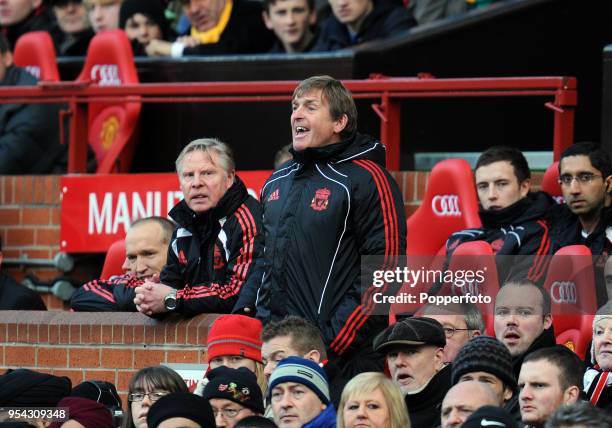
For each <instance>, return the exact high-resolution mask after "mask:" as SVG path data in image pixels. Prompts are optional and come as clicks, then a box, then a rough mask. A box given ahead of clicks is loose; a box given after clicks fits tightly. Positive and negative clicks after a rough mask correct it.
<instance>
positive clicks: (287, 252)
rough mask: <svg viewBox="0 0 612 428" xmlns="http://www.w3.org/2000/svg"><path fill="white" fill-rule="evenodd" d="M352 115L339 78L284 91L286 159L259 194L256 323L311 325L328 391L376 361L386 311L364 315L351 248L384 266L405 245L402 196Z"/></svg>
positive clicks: (368, 291) (357, 259) (364, 296)
mask: <svg viewBox="0 0 612 428" xmlns="http://www.w3.org/2000/svg"><path fill="white" fill-rule="evenodd" d="M356 117H357V115H356V109H355V105H354V102H353V100H352V97H351V95H350V93H348V91H347V90H346V89H345V88H344V86H342V84H341V83H340V82H338V81H337V80H334V79H333V78H331V77H328V76H317V77H311V78H309V79H307V80H305V81H303V82H302V83H301V84H300V85H299V86H298V88H297V89H296V91H295V92H294V96H293V114H292V116H291V126H292V130H293V150H292V151H293V155H294V160H293V161H290V162H289V163H288V164H285V165H284V167H283V168H281V169H279V170H277V171H276V172H275V173H274V174H273V175H272V176H271V177H270V178H269V179H268V181H267V182H266V184H265V186H264V188H263V189H262V194H261V199H260V200H261V201H262V204H263V212H264V228H265V241H266V251H265V273H264V279H263V282H262V284H261V287H260V289H259V292H258V300H257V316H258V318H260V319H261V320H262V322H264V323H265V322H267V321H269V320H279V319H282V318H283V317H284V316H286V315H298V316H301V317H303V318H306V319H307V320H309V321H311V322H312V323H313V324H314V325H316V326H318V328H319V329H320V330H321V332H322V336H323V339H324V342H325V344H326V346H327V348H328V356H329V357H330V358H329V359H330V362H329V364H328V365H327V368H328V370H329V371H328V372H329V373H330V374H331V376H332V380H331V384H332V390H334V391H336V392H337V393H339V392H340V391H341V390H342V386H343V384H342V383H343V382H346V381H347V380H348V379H350V378H351V377H352V376H353V375H354V374H357V373H359V372H361V371H370V370H375V369H381V368H382V356H378V355H376V356H374V355H373V350H372V343H371V341H372V338H373V337H374V336H375V335H376V334H377V333H378V332H380V331H381V330H382V329H383V328H384V327H385V326H386V325H387V317H386V316H374V315H372V314H371V312H372V310H373V307H374V300H373V298H372V293H373V292H374V291H375V289H374V288H373V287H371V286H369V285H367V284H368V283H367V282H366V281H367V279H366V278H364V280H366V281H364V284H365V286H364V288H362V283H361V279H362V277H361V274H362V273H361V268H360V263H361V257H362V256H366V255H378V256H381V263H382V264H383V266H386V267H388V268H391V267H392V266H394V264H395V263H397V256H398V255H400V254H405V247H406V218H405V214H404V207H403V201H402V196H401V193H400V191H399V188H398V186H397V183H396V182H395V180H394V179H393V178H392V177H391V176H390V174H389V173H388V171H387V170H386V169H385V168H384V166H383V165H384V148H383V146H382V145H381V144H380V143H379V142H378V141H376V140H374V139H371V138H369V137H366V136H363V135H360V134H357V133H356ZM347 134H348V135H347ZM383 312H384V309H382V310H381V311H380V312H378V313H379V314H382V313H383ZM340 360H342V362H340ZM334 367H337V368H338V371H340V370H342V373H337V374H334ZM340 379H343V380H340ZM332 394H333V395H335V394H334V393H332Z"/></svg>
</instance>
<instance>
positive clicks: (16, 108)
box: [0, 33, 67, 175]
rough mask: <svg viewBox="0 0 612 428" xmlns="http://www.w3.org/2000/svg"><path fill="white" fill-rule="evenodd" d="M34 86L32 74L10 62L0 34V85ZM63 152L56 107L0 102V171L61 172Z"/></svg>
mask: <svg viewBox="0 0 612 428" xmlns="http://www.w3.org/2000/svg"><path fill="white" fill-rule="evenodd" d="M35 85H36V78H35V77H34V76H32V75H31V74H30V73H28V72H27V71H26V70H25V69H23V68H19V67H16V66H15V65H13V54H12V53H11V50H10V48H9V45H8V42H7V40H6V37H4V35H2V34H1V33H0V87H2V86H35ZM66 155H67V151H66V146H65V145H62V144H60V142H59V107H58V106H56V105H52V104H1V105H0V174H2V175H9V174H55V173H62V172H65V170H66V161H67V158H66Z"/></svg>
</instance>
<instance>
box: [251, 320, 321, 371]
mask: <svg viewBox="0 0 612 428" xmlns="http://www.w3.org/2000/svg"><path fill="white" fill-rule="evenodd" d="M261 341H262V344H261V359H262V361H263V363H264V375H265V376H266V379H270V376H271V375H272V372H273V371H274V369H275V368H276V365H277V364H278V362H279V361H280V360H282V359H283V358H287V357H293V356H298V357H302V358H306V359H307V360H311V361H314V362H315V363H322V362H323V361H325V360H327V351H326V350H325V344H324V343H323V338H322V337H321V332H320V331H319V329H317V328H316V327H315V326H314V325H313V324H312V323H310V322H309V321H307V320H305V319H304V318H300V317H298V316H295V315H289V316H287V317H285V318H283V319H282V320H280V321H271V322H269V323H267V324H266V325H265V326H264V328H263V331H262V332H261Z"/></svg>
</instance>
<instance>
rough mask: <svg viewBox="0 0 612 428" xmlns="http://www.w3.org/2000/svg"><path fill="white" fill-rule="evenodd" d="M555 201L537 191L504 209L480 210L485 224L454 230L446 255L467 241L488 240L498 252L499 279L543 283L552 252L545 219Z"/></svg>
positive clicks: (448, 241)
mask: <svg viewBox="0 0 612 428" xmlns="http://www.w3.org/2000/svg"><path fill="white" fill-rule="evenodd" d="M554 204H555V201H554V200H553V199H552V197H550V196H549V195H548V194H547V193H544V192H534V193H529V194H527V196H525V197H524V198H522V199H520V200H519V201H517V202H515V203H514V204H512V205H510V206H509V207H506V208H504V209H501V210H486V211H485V210H481V211H480V212H479V216H480V219H481V221H482V225H483V227H482V228H479V229H465V230H461V231H459V232H455V233H453V234H452V235H451V236H450V237H449V238H448V240H447V241H446V255H447V256H451V255H452V254H453V252H454V250H455V248H457V246H458V245H460V244H463V243H465V242H472V241H486V242H488V243H489V244H491V247H492V248H493V252H494V253H495V254H496V255H497V256H498V257H497V265H498V276H499V280H500V283H502V284H503V283H504V282H507V281H508V280H510V279H512V278H515V277H519V278H524V277H525V276H527V278H529V280H531V281H533V282H535V283H537V284H541V283H542V282H544V279H545V277H546V270H547V267H548V261H549V260H548V257H547V256H548V255H549V254H551V253H550V251H551V241H550V233H549V224H548V222H547V221H546V220H545V219H546V216H547V211H548V210H549V209H550V207H551V206H553V205H554ZM504 256H505V257H504ZM509 256H521V257H509ZM530 256H531V257H530Z"/></svg>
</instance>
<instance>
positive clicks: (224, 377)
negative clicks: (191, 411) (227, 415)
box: [202, 366, 265, 414]
mask: <svg viewBox="0 0 612 428" xmlns="http://www.w3.org/2000/svg"><path fill="white" fill-rule="evenodd" d="M202 397H204V398H206V399H207V400H210V399H211V398H224V399H226V400H230V401H233V402H234V403H237V404H240V405H242V406H244V407H248V408H249V409H251V410H253V411H255V412H257V413H260V414H263V413H264V410H265V409H264V406H263V397H262V395H261V389H260V388H259V385H258V384H257V377H256V376H255V374H254V373H253V372H252V371H250V370H249V369H247V368H245V367H240V368H239V369H230V368H228V367H225V366H221V367H217V368H216V369H214V370H211V371H210V372H209V373H208V383H207V384H206V387H205V388H204V393H203V394H202Z"/></svg>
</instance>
